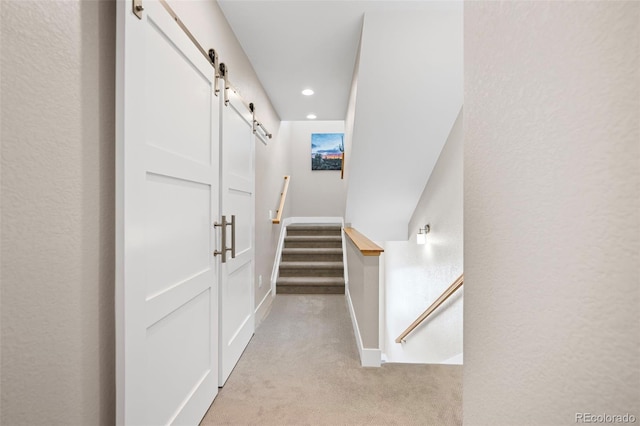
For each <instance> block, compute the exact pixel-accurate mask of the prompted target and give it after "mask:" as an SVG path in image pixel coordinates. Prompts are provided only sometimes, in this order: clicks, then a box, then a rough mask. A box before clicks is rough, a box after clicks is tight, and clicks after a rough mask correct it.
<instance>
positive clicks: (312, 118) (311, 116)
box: [307, 114, 318, 120]
mask: <svg viewBox="0 0 640 426" xmlns="http://www.w3.org/2000/svg"><path fill="white" fill-rule="evenodd" d="M307 118H308V119H309V120H315V119H316V118H318V117H316V115H315V114H309V115H307Z"/></svg>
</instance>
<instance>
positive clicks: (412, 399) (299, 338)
mask: <svg viewBox="0 0 640 426" xmlns="http://www.w3.org/2000/svg"><path fill="white" fill-rule="evenodd" d="M461 423H462V367H461V366H448V365H413V364H385V365H384V366H383V367H381V368H362V367H360V363H359V357H358V350H357V347H356V343H355V338H354V335H353V329H352V326H351V320H350V318H349V313H348V311H347V305H346V301H345V297H344V295H278V296H277V297H276V299H275V300H274V304H273V307H272V309H271V312H270V314H269V316H268V317H267V318H266V319H265V321H264V322H263V323H262V325H261V326H260V327H259V328H258V329H257V331H256V334H255V336H254V337H253V339H252V341H251V342H250V343H249V346H248V347H247V349H246V351H245V353H244V354H243V356H242V358H241V359H240V361H239V362H238V365H237V366H236V368H235V370H234V371H233V373H231V376H230V377H229V380H228V381H227V383H226V385H225V386H224V388H222V389H220V393H219V394H218V397H217V398H216V400H215V401H214V403H213V404H212V406H211V408H210V409H209V412H208V413H207V415H206V416H205V417H204V419H203V421H202V423H201V424H202V425H223V424H226V425H394V424H397V425H437V426H444V425H459V424H461Z"/></svg>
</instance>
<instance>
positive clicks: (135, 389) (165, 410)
mask: <svg viewBox="0 0 640 426" xmlns="http://www.w3.org/2000/svg"><path fill="white" fill-rule="evenodd" d="M117 51H118V73H117V87H118V93H117V117H118V123H117V153H116V158H117V183H116V186H117V261H116V269H117V271H116V274H117V284H116V327H117V332H116V333H117V334H116V335H117V337H116V339H117V345H116V351H117V367H116V369H117V421H118V423H119V424H127V425H166V424H186V425H188V424H191V425H195V424H198V422H199V421H200V420H201V419H202V417H203V416H204V414H205V413H206V411H207V409H208V407H209V405H210V404H211V402H212V401H213V399H214V397H215V395H216V394H217V391H218V365H219V364H218V347H217V342H218V275H219V272H220V271H219V267H218V266H217V265H218V262H217V259H215V258H214V256H213V251H214V250H215V248H216V241H215V230H214V228H213V227H212V225H213V222H215V221H216V219H217V216H218V210H219V204H218V203H219V176H220V175H219V174H220V169H219V163H220V159H219V152H220V151H219V135H220V131H219V117H220V97H217V96H215V94H214V70H213V67H212V66H211V64H210V63H209V62H208V61H207V60H206V58H205V57H203V56H202V54H201V53H200V52H199V51H198V49H197V48H196V47H195V46H194V45H193V44H192V42H191V41H190V40H189V38H188V37H187V36H186V35H185V33H184V32H183V31H182V30H181V29H180V28H179V26H178V25H177V24H176V22H175V21H174V20H173V19H172V18H171V16H170V15H169V14H168V13H167V11H166V10H165V9H164V8H163V6H162V5H161V4H160V3H159V2H158V1H157V0H144V11H143V13H142V18H141V19H138V18H137V17H136V16H135V15H134V13H133V12H132V2H131V1H130V0H129V1H118V49H117ZM243 238H245V237H244V236H243Z"/></svg>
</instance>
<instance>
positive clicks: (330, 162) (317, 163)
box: [311, 133, 344, 170]
mask: <svg viewBox="0 0 640 426" xmlns="http://www.w3.org/2000/svg"><path fill="white" fill-rule="evenodd" d="M343 154H344V133H312V134H311V170H342V159H343Z"/></svg>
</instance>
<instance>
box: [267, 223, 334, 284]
mask: <svg viewBox="0 0 640 426" xmlns="http://www.w3.org/2000/svg"><path fill="white" fill-rule="evenodd" d="M276 293H279V294H318V293H322V294H344V264H343V262H342V233H341V227H340V225H289V226H287V236H286V237H285V239H284V248H283V249H282V259H281V260H280V273H279V276H278V281H277V282H276Z"/></svg>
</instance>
